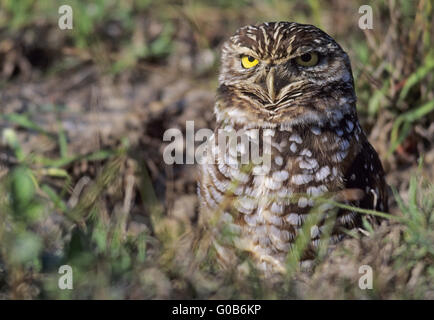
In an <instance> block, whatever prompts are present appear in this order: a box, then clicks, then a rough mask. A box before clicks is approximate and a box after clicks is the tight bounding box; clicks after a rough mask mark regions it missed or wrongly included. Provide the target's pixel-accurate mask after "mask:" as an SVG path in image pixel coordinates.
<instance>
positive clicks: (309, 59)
mask: <svg viewBox="0 0 434 320" xmlns="http://www.w3.org/2000/svg"><path fill="white" fill-rule="evenodd" d="M318 60H319V59H318V53H316V52H308V53H305V54H303V55H301V56H299V57H297V58H296V59H295V62H297V64H298V65H300V66H303V67H313V66H316V65H317V64H318Z"/></svg>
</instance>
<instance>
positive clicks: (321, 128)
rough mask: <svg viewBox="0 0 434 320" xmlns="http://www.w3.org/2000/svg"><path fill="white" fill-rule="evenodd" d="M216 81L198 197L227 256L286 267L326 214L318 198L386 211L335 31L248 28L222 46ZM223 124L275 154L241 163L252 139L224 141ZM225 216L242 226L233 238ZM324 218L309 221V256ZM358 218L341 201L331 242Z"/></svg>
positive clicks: (267, 267)
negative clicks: (300, 239) (235, 143)
mask: <svg viewBox="0 0 434 320" xmlns="http://www.w3.org/2000/svg"><path fill="white" fill-rule="evenodd" d="M246 56H247V57H248V62H247V61H246V64H243V61H242V58H243V57H246ZM219 83H220V85H219V88H218V93H217V101H216V104H215V114H216V119H217V125H216V129H215V134H214V136H213V137H212V138H211V139H210V142H211V143H210V145H209V148H208V151H209V152H208V153H207V156H208V158H207V161H205V163H204V164H203V165H202V166H201V175H200V181H199V197H200V201H201V216H200V219H201V223H202V224H204V225H206V226H207V230H208V231H209V232H210V233H212V236H213V237H214V240H215V241H214V246H215V248H216V250H217V253H218V256H219V259H220V261H221V262H222V264H223V265H227V264H230V263H231V262H233V260H234V259H235V258H234V257H235V255H234V253H233V250H232V248H231V247H235V248H237V249H238V250H241V251H247V252H248V253H250V254H251V255H252V257H253V258H254V260H255V261H256V262H257V264H258V267H259V268H260V269H262V270H264V271H265V272H267V273H269V272H275V271H284V269H285V259H286V256H287V255H288V253H289V252H290V250H291V247H292V245H293V244H294V241H295V239H296V237H297V235H299V234H300V233H301V232H302V228H303V222H304V221H305V220H306V218H307V217H308V215H309V214H311V213H312V212H313V211H315V210H317V211H318V210H320V211H321V212H322V213H323V215H324V217H326V216H327V212H329V211H331V210H332V208H333V206H331V205H330V203H323V204H322V205H318V203H316V201H315V198H317V197H321V196H324V197H325V196H327V197H329V196H330V195H332V196H333V199H335V200H339V201H340V202H343V203H346V204H349V205H354V206H358V207H362V208H369V209H377V210H380V211H387V196H386V187H385V181H384V173H383V169H382V166H381V162H380V160H379V158H378V155H377V153H376V152H375V150H374V149H373V148H372V146H371V145H370V144H369V142H368V140H367V138H366V136H365V134H364V132H363V130H362V128H361V127H360V124H359V121H358V118H357V113H356V96H355V92H354V84H353V77H352V71H351V65H350V61H349V58H348V56H347V54H346V53H345V52H344V51H343V50H342V48H341V47H340V46H339V45H338V44H337V43H336V42H335V41H334V40H333V39H332V38H331V37H330V36H328V35H327V34H325V33H324V32H323V31H321V30H320V29H318V28H316V27H314V26H311V25H302V24H297V23H290V22H278V23H265V24H261V25H259V26H247V27H243V28H241V29H239V30H238V31H237V32H236V34H235V35H234V36H232V37H231V38H230V39H229V40H228V41H227V42H226V43H225V44H224V46H223V50H222V60H221V72H220V76H219ZM222 132H225V133H231V132H236V133H238V134H239V135H240V136H243V137H245V138H246V140H245V141H247V142H248V145H252V146H253V145H255V146H257V147H258V149H259V150H260V152H261V154H262V155H263V156H264V158H265V156H267V157H268V158H269V159H271V161H268V162H262V163H252V162H250V163H247V165H246V164H245V163H242V162H241V161H240V157H241V156H242V155H243V153H246V152H247V151H250V150H249V148H246V147H245V146H243V147H237V148H236V149H233V148H231V147H230V146H228V145H222V144H221V141H220V140H219V139H218V137H219V134H220V133H222ZM240 132H241V134H240ZM246 150H247V151H246ZM317 199H318V198H317ZM216 221H217V222H216ZM219 222H222V223H224V225H225V226H226V227H228V228H229V229H230V230H232V231H233V233H234V234H235V235H236V236H235V237H234V238H233V241H226V242H225V240H224V239H223V238H222V237H221V234H222V228H219V227H218V226H220V225H221V224H220V223H219ZM323 223H324V219H322V220H320V221H318V223H317V224H315V225H313V226H312V227H311V229H310V235H309V236H310V238H311V243H310V245H309V247H308V248H307V249H306V250H305V253H304V254H303V257H302V261H304V262H306V263H307V262H308V261H310V260H311V259H312V258H313V257H314V254H315V248H316V247H318V244H319V240H320V238H321V234H322V231H323V228H324V224H323ZM361 226H362V219H361V216H360V214H357V213H356V212H354V211H349V210H342V209H341V210H339V212H338V213H337V215H336V221H335V225H334V227H333V229H332V232H331V242H334V243H335V242H338V241H339V240H341V239H342V238H343V236H344V233H343V231H342V230H343V229H353V228H359V227H361Z"/></svg>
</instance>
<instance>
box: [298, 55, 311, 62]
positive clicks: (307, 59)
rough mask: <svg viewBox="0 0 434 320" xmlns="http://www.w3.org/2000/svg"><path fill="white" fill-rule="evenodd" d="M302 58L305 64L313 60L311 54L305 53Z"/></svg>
mask: <svg viewBox="0 0 434 320" xmlns="http://www.w3.org/2000/svg"><path fill="white" fill-rule="evenodd" d="M300 58H301V60H303V61H304V62H308V61H310V59H312V56H311V54H310V53H305V54H303V55H302V56H301V57H300Z"/></svg>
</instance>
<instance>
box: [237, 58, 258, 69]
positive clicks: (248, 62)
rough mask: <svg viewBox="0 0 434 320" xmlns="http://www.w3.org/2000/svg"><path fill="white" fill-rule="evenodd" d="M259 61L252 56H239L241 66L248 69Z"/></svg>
mask: <svg viewBox="0 0 434 320" xmlns="http://www.w3.org/2000/svg"><path fill="white" fill-rule="evenodd" d="M258 63H259V60H258V59H255V58H253V57H252V56H242V57H241V65H242V66H243V68H246V69H250V68H252V67H254V66H256V65H257V64H258Z"/></svg>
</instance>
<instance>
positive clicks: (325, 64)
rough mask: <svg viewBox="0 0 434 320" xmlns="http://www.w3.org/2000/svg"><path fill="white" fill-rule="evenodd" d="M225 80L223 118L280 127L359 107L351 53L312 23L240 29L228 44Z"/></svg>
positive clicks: (220, 111)
mask: <svg viewBox="0 0 434 320" xmlns="http://www.w3.org/2000/svg"><path fill="white" fill-rule="evenodd" d="M219 82H220V87H219V92H218V102H217V104H216V113H217V118H219V117H220V118H223V117H225V118H226V117H230V118H232V119H235V121H238V122H246V123H249V122H252V121H253V122H255V123H257V124H263V125H270V126H275V125H279V124H288V125H293V124H312V123H321V122H324V121H329V120H331V119H332V120H336V121H338V120H339V119H338V118H339V117H342V115H343V114H346V113H349V112H355V107H354V106H355V99H356V98H355V93H354V83H353V76H352V72H351V65H350V61H349V58H348V55H347V54H346V53H345V51H343V49H342V48H341V47H340V46H339V45H338V44H337V43H336V41H334V40H333V39H332V38H331V37H330V36H329V35H327V34H326V33H325V32H323V31H321V30H320V29H318V28H316V27H314V26H312V25H305V24H298V23H294V22H270V23H264V24H261V25H258V26H246V27H242V28H240V29H239V30H238V31H237V32H236V33H235V35H233V36H232V37H231V38H230V39H229V40H228V41H226V42H225V44H224V45H223V49H222V59H221V71H220V76H219ZM219 102H221V103H219Z"/></svg>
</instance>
